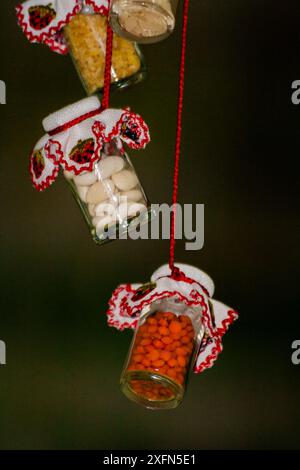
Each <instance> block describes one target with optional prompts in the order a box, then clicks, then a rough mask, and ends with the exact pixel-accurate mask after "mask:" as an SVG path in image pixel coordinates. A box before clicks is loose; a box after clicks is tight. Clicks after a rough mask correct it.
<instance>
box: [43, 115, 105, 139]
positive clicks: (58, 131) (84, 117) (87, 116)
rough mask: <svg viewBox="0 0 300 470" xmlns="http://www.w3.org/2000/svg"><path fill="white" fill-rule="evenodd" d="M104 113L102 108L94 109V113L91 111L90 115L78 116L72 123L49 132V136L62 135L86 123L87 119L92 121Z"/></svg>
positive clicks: (69, 122) (66, 123)
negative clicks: (92, 118)
mask: <svg viewBox="0 0 300 470" xmlns="http://www.w3.org/2000/svg"><path fill="white" fill-rule="evenodd" d="M101 111H102V109H101V108H97V109H94V110H93V111H89V112H88V113H85V114H83V115H82V116H78V117H77V118H75V119H72V121H68V122H65V124H62V125H61V126H58V127H56V128H55V129H52V131H49V132H48V134H49V135H50V136H51V137H52V136H54V135H56V134H60V133H61V132H64V131H66V130H67V129H70V128H71V127H74V126H76V125H77V124H80V123H81V122H83V121H86V120H87V119H90V118H91V117H93V116H96V115H97V114H100V113H101Z"/></svg>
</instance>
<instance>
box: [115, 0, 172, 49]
mask: <svg viewBox="0 0 300 470" xmlns="http://www.w3.org/2000/svg"><path fill="white" fill-rule="evenodd" d="M177 5H178V0H112V2H111V8H110V23H111V26H112V28H113V30H114V31H115V32H116V33H117V34H119V35H120V36H123V37H124V38H127V39H129V40H131V41H136V42H138V43H148V44H149V43H154V42H158V41H162V40H163V39H165V38H166V37H167V36H169V35H170V34H171V33H172V32H173V30H174V28H175V15H176V9H177Z"/></svg>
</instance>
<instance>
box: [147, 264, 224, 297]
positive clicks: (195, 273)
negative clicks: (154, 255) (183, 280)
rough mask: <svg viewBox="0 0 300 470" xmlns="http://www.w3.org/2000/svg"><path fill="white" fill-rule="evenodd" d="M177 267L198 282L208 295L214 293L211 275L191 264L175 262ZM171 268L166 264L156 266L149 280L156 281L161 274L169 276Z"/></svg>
mask: <svg viewBox="0 0 300 470" xmlns="http://www.w3.org/2000/svg"><path fill="white" fill-rule="evenodd" d="M175 266H176V267H177V268H179V269H180V271H182V272H183V273H184V274H185V275H186V276H187V277H189V278H191V279H194V280H195V281H197V282H199V284H201V285H202V286H203V287H205V289H206V290H207V292H208V293H209V296H210V297H212V296H213V295H214V291H215V285H214V282H213V280H212V279H211V277H210V276H209V275H208V274H206V273H205V272H204V271H201V269H198V268H195V267H194V266H191V265H189V264H183V263H176V265H175ZM170 274H171V270H170V267H169V265H168V264H164V265H163V266H161V267H160V268H158V269H157V270H156V271H154V273H153V274H152V276H151V281H156V280H157V279H159V278H160V277H163V276H170Z"/></svg>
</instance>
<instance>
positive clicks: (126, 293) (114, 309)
mask: <svg viewBox="0 0 300 470" xmlns="http://www.w3.org/2000/svg"><path fill="white" fill-rule="evenodd" d="M176 268H177V269H176V273H175V275H174V274H173V276H171V271H170V268H169V265H164V266H162V267H161V268H159V269H158V270H157V271H155V272H154V273H153V275H152V276H151V282H150V283H148V284H144V285H143V284H123V285H120V286H119V287H118V288H117V289H116V290H115V291H114V292H113V294H112V297H111V299H110V301H109V308H108V311H107V315H108V324H109V325H110V326H113V327H115V328H117V329H119V330H124V329H125V328H133V329H135V328H136V327H137V325H138V321H139V316H140V314H141V312H142V310H143V309H144V308H145V307H147V306H149V305H151V304H152V303H153V302H155V301H157V300H162V299H165V298H173V299H176V300H179V301H180V302H182V303H184V304H186V305H187V306H190V307H197V306H199V307H200V308H201V315H202V325H203V326H204V337H203V340H202V342H201V346H200V349H199V351H198V355H197V360H196V364H195V368H194V372H195V373H200V372H202V371H203V370H205V369H208V368H210V367H212V366H213V364H214V362H215V360H216V359H217V356H218V354H219V353H220V352H221V351H222V337H223V335H224V334H225V333H226V331H227V330H228V328H229V325H230V324H231V323H232V322H233V321H234V320H236V319H237V317H238V314H237V312H235V311H234V310H232V309H231V308H230V307H228V306H226V305H224V304H222V303H221V302H218V301H216V300H213V299H212V298H211V297H212V295H213V293H214V283H213V281H212V279H211V278H210V277H209V276H208V275H207V274H205V273H204V272H203V271H201V270H199V269H197V268H194V267H193V266H189V265H186V264H180V263H179V264H176Z"/></svg>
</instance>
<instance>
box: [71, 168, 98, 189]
mask: <svg viewBox="0 0 300 470" xmlns="http://www.w3.org/2000/svg"><path fill="white" fill-rule="evenodd" d="M96 181H97V174H96V172H95V170H93V171H87V172H85V173H81V175H77V176H74V183H75V184H77V186H91V184H94V183H95V182H96Z"/></svg>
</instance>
